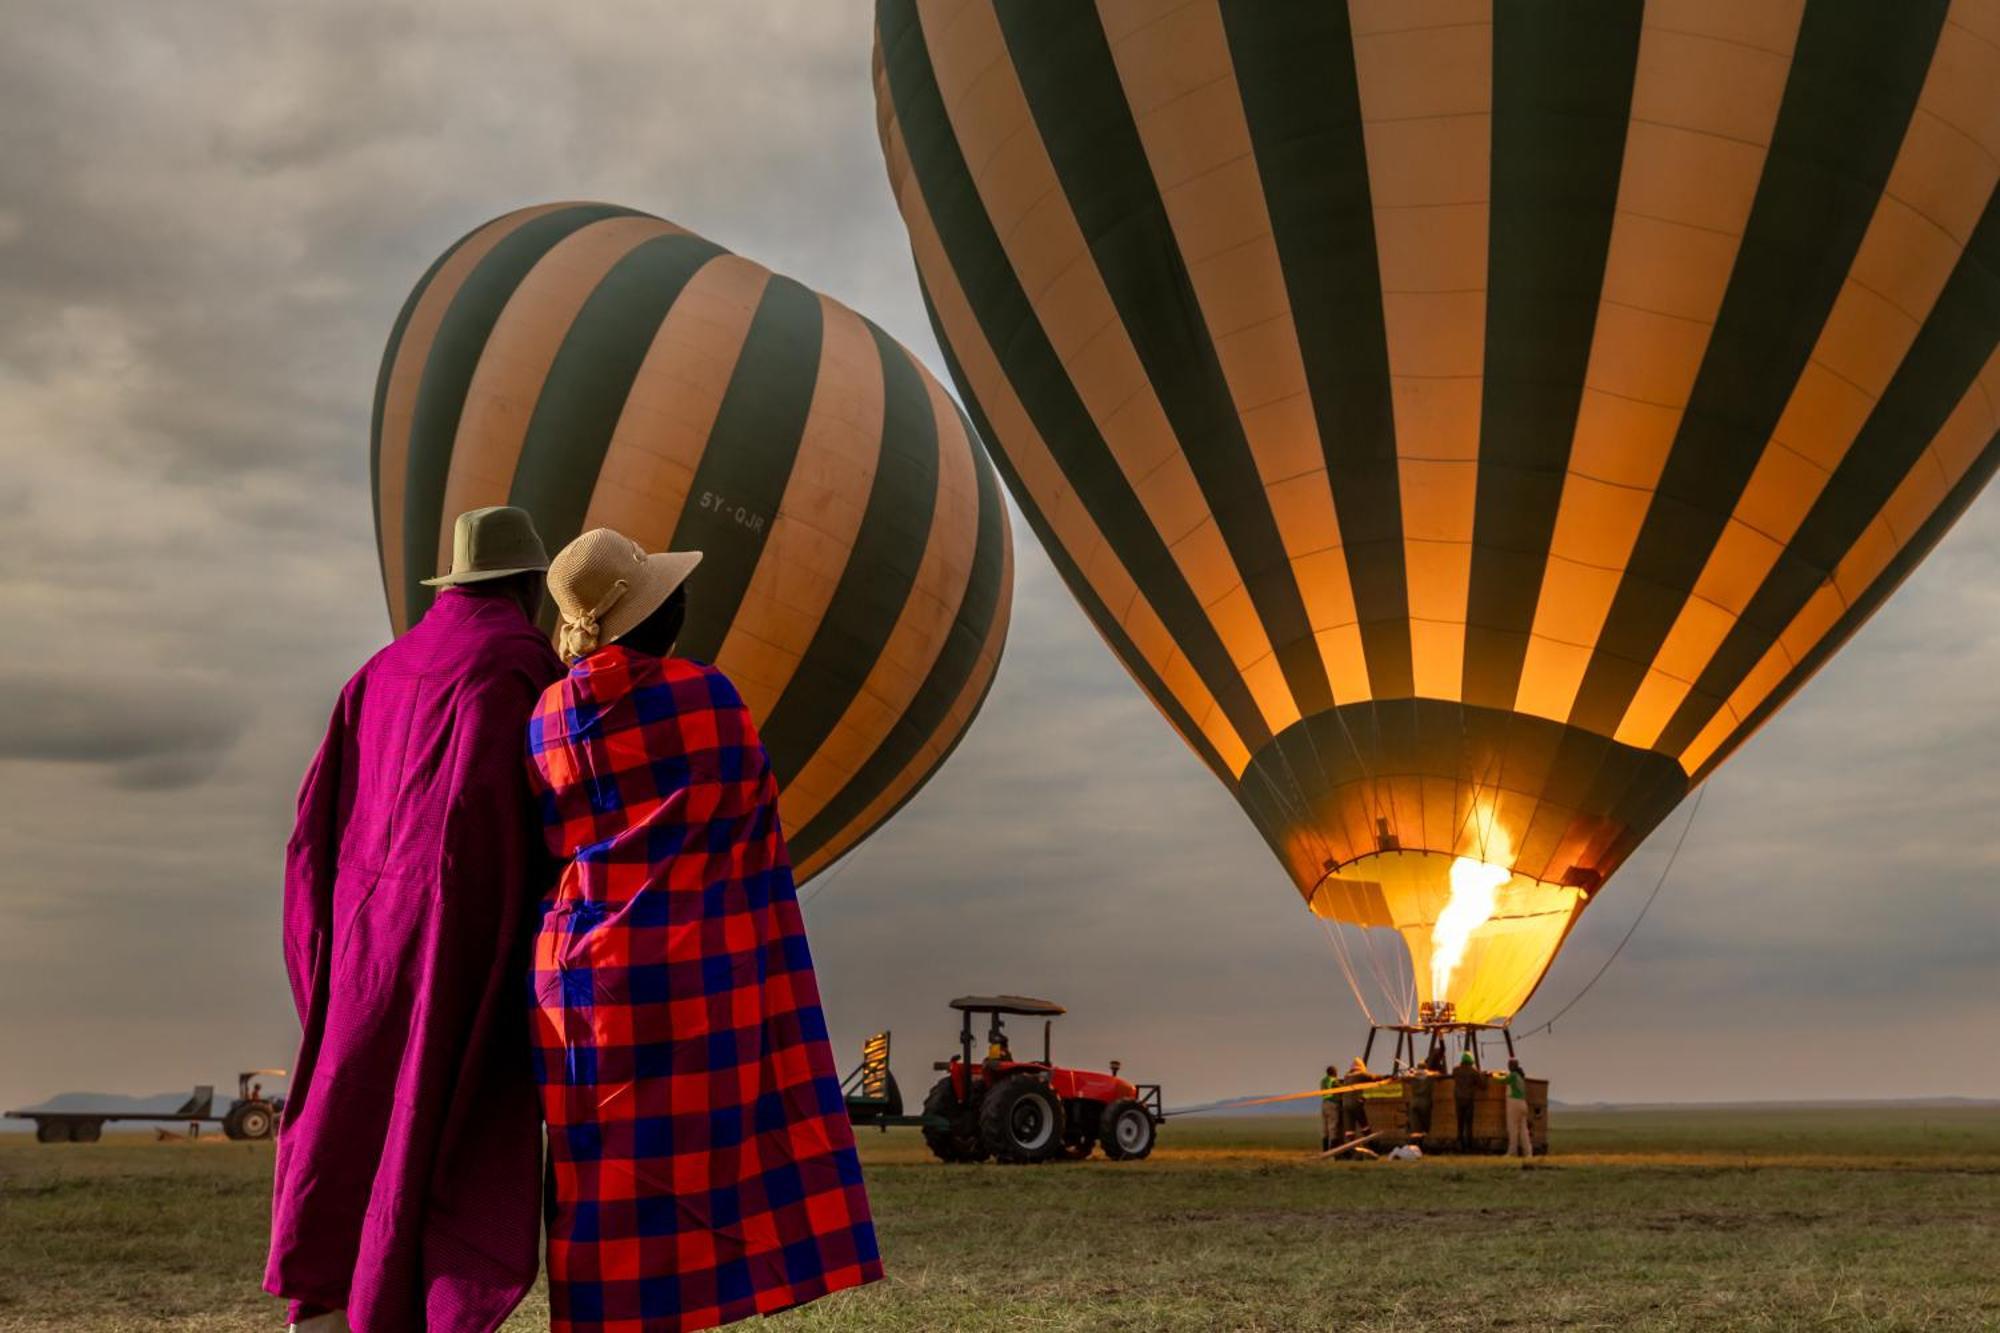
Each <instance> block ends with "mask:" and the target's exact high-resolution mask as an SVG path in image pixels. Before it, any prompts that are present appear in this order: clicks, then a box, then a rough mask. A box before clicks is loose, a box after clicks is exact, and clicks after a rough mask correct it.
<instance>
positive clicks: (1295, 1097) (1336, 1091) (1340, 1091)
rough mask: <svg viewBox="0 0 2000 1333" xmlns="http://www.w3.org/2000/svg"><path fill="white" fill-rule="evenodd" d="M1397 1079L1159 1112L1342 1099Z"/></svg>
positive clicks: (1190, 1112)
mask: <svg viewBox="0 0 2000 1333" xmlns="http://www.w3.org/2000/svg"><path fill="white" fill-rule="evenodd" d="M1400 1081H1401V1080H1399V1079H1393V1078H1378V1079H1376V1080H1375V1081H1374V1082H1372V1083H1342V1084H1341V1085H1339V1086H1338V1087H1333V1088H1314V1089H1313V1090H1312V1091H1311V1092H1280V1093H1276V1094H1274V1095H1271V1096H1261V1095H1260V1096H1256V1097H1232V1098H1230V1099H1229V1100H1227V1101H1221V1102H1203V1103H1202V1104H1201V1105H1199V1106H1171V1107H1168V1108H1167V1109H1166V1110H1164V1111H1162V1112H1160V1114H1161V1115H1162V1116H1170V1115H1201V1114H1202V1113H1204V1112H1207V1111H1234V1110H1237V1109H1238V1108H1241V1107H1245V1106H1269V1105H1271V1104H1272V1103H1273V1102H1298V1101H1304V1100H1305V1099H1306V1098H1308V1097H1344V1096H1346V1095H1347V1094H1348V1093H1350V1092H1366V1091H1368V1090H1369V1089H1370V1088H1386V1087H1388V1086H1389V1085H1390V1084H1392V1083H1397V1082H1400Z"/></svg>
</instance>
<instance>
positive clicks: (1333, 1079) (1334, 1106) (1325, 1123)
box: [1319, 1065, 1340, 1153]
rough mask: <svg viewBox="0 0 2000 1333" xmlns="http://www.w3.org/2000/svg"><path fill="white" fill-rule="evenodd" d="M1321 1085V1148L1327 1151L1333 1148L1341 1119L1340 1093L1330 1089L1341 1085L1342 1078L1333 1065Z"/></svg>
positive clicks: (1322, 1150) (1329, 1066) (1322, 1079)
mask: <svg viewBox="0 0 2000 1333" xmlns="http://www.w3.org/2000/svg"><path fill="white" fill-rule="evenodd" d="M1319 1086H1320V1090H1321V1094H1322V1095H1321V1096H1320V1099H1319V1150H1320V1151H1321V1152H1322V1153H1325V1152H1331V1151H1332V1150H1333V1145H1334V1143H1335V1141H1336V1140H1335V1138H1334V1135H1335V1133H1336V1132H1337V1129H1336V1126H1337V1125H1338V1123H1339V1120H1340V1094H1339V1093H1338V1092H1332V1091H1328V1089H1333V1088H1338V1087H1339V1086H1340V1078H1339V1076H1338V1075H1336V1074H1335V1073H1334V1067H1333V1066H1332V1065H1328V1066H1327V1067H1326V1075H1325V1076H1324V1077H1323V1078H1321V1079H1320V1081H1319Z"/></svg>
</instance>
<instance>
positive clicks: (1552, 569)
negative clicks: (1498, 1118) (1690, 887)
mask: <svg viewBox="0 0 2000 1333" xmlns="http://www.w3.org/2000/svg"><path fill="white" fill-rule="evenodd" d="M876 14H877V31H876V41H877V45H876V68H875V77H876V88H877V102H878V109H879V115H878V120H879V125H880V131H881V138H882V144H883V151H884V154H885V157H886V159H887V162H888V167H889V177H890V181H891V184H892V186H893V188H894V189H895V192H896V197H897V201H898V204H899V206H900V208H901V210H902V214H903V217H904V220H905V223H906V224H907V228H908V231H909V235H910V239H911V243H912V247H913V249H914V252H915V256H916V262H917V269H918V272H919V274H920V275H921V278H922V280H923V283H924V286H925V289H926V294H927V296H928V298H929V301H930V303H931V307H932V314H933V319H934V321H935V323H936V326H937V329H938V334H939V340H940V342H941V343H943V345H944V346H945V348H946V349H947V352H948V355H949V357H950V358H951V361H952V373H953V374H954V376H955V377H956V378H957V381H958V384H959V386H960V389H961V392H962V395H963V397H964V399H965V401H966V402H967V403H968V404H969V405H970V407H971V409H972V411H973V416H974V420H975V422H977V424H978V425H979V428H980V431H981V433H982V435H983V436H984V437H985V439H986V441H987V443H988V445H989V446H990V447H991V448H993V449H994V450H995V452H996V455H997V458H998V461H999V462H1000V465H1001V468H1002V472H1003V475H1004V477H1005V479H1006V480H1007V482H1008V484H1009V486H1010V488H1011V489H1012V491H1013V493H1014V495H1015V498H1016V499H1017V500H1018V502H1019V503H1020V505H1021V508H1022V511H1023V512H1024V514H1025V515H1026V516H1027V517H1028V519H1029V521H1030V523H1031V525H1032V526H1033V527H1034V529H1035V531H1036V532H1037V533H1038V534H1039V535H1040V536H1041V538H1042V539H1043V541H1044V543H1045V544H1046V545H1047V546H1048V547H1049V548H1050V549H1051V551H1052V552H1053V553H1054V554H1055V556H1056V558H1057V561H1058V564H1059V565H1060V567H1061V570H1062V574H1063V576H1064V578H1065V580H1066V581H1067V583H1068V585H1069V587H1070V588H1071V590H1072V591H1073V592H1074V593H1075V594H1076V596H1077V597H1078V599H1079V600H1080V601H1081V602H1082V603H1083V605H1084V607H1085V609H1086V610H1087V611H1088V613H1089V614H1090V616H1091V617H1092V619H1093V620H1094V621H1095V622H1096V623H1097V625H1098V627H1099V629H1100V630H1102V631H1103V633H1104V636H1105V637H1106V639H1107V640H1108V641H1109V642H1110V644H1111V645H1112V647H1113V649H1114V651H1115V652H1116V653H1117V654H1118V656H1119V657H1120V658H1121V659H1122V660H1123V661H1124V663H1125V665H1126V666H1127V667H1128V668H1129V669H1130V670H1131V672H1132V673H1133V675H1134V676H1135V677H1136V678H1137V679H1138V681H1139V683H1140V685H1141V686H1142V687H1143V688H1144V689H1145V690H1146V692H1147V693H1148V694H1149V695H1150V696H1151V697H1152V699H1153V701H1154V702H1155V703H1156V704H1157V705H1158V706H1159V708H1160V710H1161V711H1162V712H1163V713H1164V714H1165V715H1166V716H1167V718H1168V719H1169V720H1170V721H1171V722H1172V724H1173V725H1174V727H1175V728H1177V729H1178V731H1179V732H1180V734H1181V735H1182V737H1183V738H1185V739H1186V741H1187V743H1188V744H1189V745H1190V746H1191V747H1192V748H1193V749H1194V750H1195V751H1196V752H1197V753H1198V754H1199V755H1200V756H1201V758H1202V759H1203V761H1204V762H1206V763H1207V765H1208V766H1209V767H1210V768H1211V769H1213V770H1214V772H1215V773H1216V775H1217V776H1218V777H1220V778H1221V779H1222V780H1223V781H1224V782H1225V783H1226V784H1228V786H1229V787H1230V788H1231V790H1232V791H1234V792H1235V793H1236V794H1237V796H1238V797H1239V799H1240V800H1241V802H1242V804H1243V805H1244V807H1245V809H1246V810H1247V812H1248V813H1249V814H1250V816H1251V818H1252V819H1253V820H1254V821H1255V822H1256V823H1257V825H1258V827H1259V828H1260V829H1261V830H1262V832H1263V834H1264V836H1265V837H1266V839H1267V840H1268V841H1269V842H1270V843H1271V845H1272V847H1273V848H1274V849H1275V850H1276V852H1277V853H1278V855H1279V857H1280V858H1281V859H1282V860H1283V862H1284V863H1285V865H1286V866H1287V868H1288V869H1289V870H1290V872H1291V875H1292V877H1293V879H1294V880H1295V881H1296V883H1297V885H1298V888H1299V890H1300V891H1301V893H1302V894H1305V895H1306V896H1307V897H1308V900H1309V901H1310V902H1311V903H1312V904H1313V906H1314V907H1315V909H1316V910H1319V911H1320V912H1321V913H1322V914H1323V915H1327V916H1331V917H1335V918H1338V919H1340V920H1345V921H1353V922H1356V923H1358V924H1362V925H1387V926H1393V927H1395V928H1396V929H1398V930H1399V931H1401V932H1402V934H1403V935H1404V937H1405V938H1406V939H1407V940H1408V941H1409V942H1410V944H1411V949H1412V953H1413V955H1416V956H1415V957H1414V958H1413V965H1414V967H1415V971H1416V973H1417V976H1418V980H1419V983H1420V984H1419V985H1418V986H1417V988H1416V989H1417V991H1418V992H1419V993H1420V994H1421V995H1422V997H1423V998H1426V999H1451V1000H1454V1001H1459V1002H1460V1014H1461V1016H1465V1015H1467V1014H1468V1012H1469V1011H1478V1016H1493V1015H1507V1014H1511V1013H1513V1012H1514V1011H1515V1009H1516V1008H1518V1006H1519V1004H1520V1003H1521V1002H1523V1001H1524V1000H1525V998H1526V996H1527V995H1528V993H1530V992H1531V991H1532V989H1533V987H1534V985H1535V983H1536V982H1537V980H1538V979H1539V977H1540V976H1541V975H1542V972H1543V971H1544V969H1545V968H1546V966H1547V963H1548V962H1549V960H1550V958H1551V957H1552V956H1553V953H1554V950H1555V949H1556V947H1558V945H1559V944H1560V942H1561V940H1562V938H1563V936H1564V934H1565V932H1566V931H1567V930H1568V928H1569V926H1570V924H1571V923H1572V922H1573V921H1574V919H1575V915H1576V913H1577V912H1579V911H1581V910H1582V907H1583V905H1584V904H1585V903H1586V902H1587V901H1588V898H1589V895H1590V894H1591V893H1592V892H1593V891H1594V890H1595V888H1596V886H1597V885H1599V884H1600V883H1601V882H1602V880H1603V879H1604V877H1605V876H1607V875H1609V874H1610V873H1611V872H1612V871H1613V870H1614V869H1615V868H1616V867H1617V866H1618V864H1619V863H1620V862H1621V861H1623V860H1624V859H1625V857H1626V856H1627V854H1628V853H1630V852H1631V851H1632V849H1633V848H1634V847H1635V846H1636V845H1637V843H1638V842H1639V841H1640V839H1642V838H1643V837H1644V836H1645V835H1646V834H1647V833H1648V832H1649V831H1650V830H1652V829H1653V828H1654V827H1655V826H1656V825H1657V824H1658V823H1659V821H1660V820H1661V819H1662V818H1664V817H1665V815H1666V814H1667V813H1668V812H1669V811H1670V810H1672V809H1673V808H1674V806H1675V805H1676V803H1678V802H1679V801H1680V800H1681V799H1682V797H1683V796H1685V795H1686V794H1687V792H1688V791H1689V790H1690V788H1691V787H1692V785H1693V784H1695V783H1697V782H1699V781H1700V780H1701V779H1702V778H1703V777H1705V776H1706V775H1707V774H1708V773H1709V772H1711V771H1712V770H1713V769H1714V767H1715V765H1716V764H1717V763H1719V762H1721V761H1722V760H1723V759H1724V758H1725V757H1727V756H1728V755H1729V754H1730V753H1731V752H1732V751H1733V750H1735V749H1736V747H1737V746H1739V745H1740V744H1741V743H1742V742H1743V740H1744V739H1745V738H1746V737H1747V736H1748V735H1749V734H1750V733H1751V732H1752V731H1754V730H1755V729H1756V728H1757V727H1758V726H1759V725H1760V724H1761V723H1762V722H1763V721H1764V720H1765V719H1767V718H1768V717H1769V716H1770V715H1771V713H1772V711H1773V710H1774V709H1776V708H1777V707H1778V706H1779V705H1781V704H1782V703H1783V702H1784V701H1785V700H1786V699H1787V698H1788V697H1789V696H1790V695H1791V694H1792V693H1793V692H1794V691H1796V690H1797V689H1798V688H1799V687H1800V686H1801V685H1802V684H1804V682H1805V681H1806V679H1807V678H1808V677H1809V676H1811V675H1812V673H1813V672H1814V671H1815V670H1817V669H1818V668H1819V666H1820V665H1821V664H1822V663H1824V662H1825V660H1826V659H1827V657H1828V655H1829V654H1830V653H1832V652H1833V651H1834V650H1835V649H1836V648H1837V647H1838V646H1839V645H1840V644H1841V643H1842V642H1843V641H1844V640H1846V639H1847V638H1848V637H1849V636H1851V635H1852V634H1853V633H1854V631H1855V630H1856V629H1857V628H1858V627H1859V626H1860V625H1861V623H1862V622H1863V621H1864V620H1865V619H1866V618H1867V617H1868V616H1869V615H1870V614H1871V613H1872V612H1873V611H1874V610H1875V608H1876V607H1877V606H1878V605H1879V604H1880V603H1881V601H1882V600H1883V598H1885V597H1886V596H1887V595H1888V594H1889V592H1890V591H1891V590H1893V589H1894V588H1895V587H1896V585H1897V584H1898V583H1899V582H1900V581H1901V580H1902V579H1903V577H1904V576H1905V575H1906V574H1907V573H1908V572H1909V571H1910V569H1911V567H1912V566H1913V565H1914V564H1915V563H1916V562H1917V561H1918V560H1920V559H1921V558H1922V556H1923V555H1924V554H1925V552H1927V551H1928V550H1929V549H1930V548H1931V547H1932V546H1933V545H1935V543H1936V542H1937V541H1938V539H1939V538H1940V537H1941V536H1942V535H1943V533H1944V531H1945V530H1946V528H1947V527H1949V525H1950V524H1951V523H1952V521H1953V520H1954V519H1955V518H1956V517H1957V516H1958V515H1959V514H1960V513H1961V512H1962V511H1963V510H1964V509H1965V507H1966V506H1967V505H1968V504H1969V503H1970V502H1971V500H1972V499H1973V497H1974V496H1975V495H1976V494H1977V493H1978V491H1979V489H1980V487H1981V486H1983V485H1984V484H1985V482H1986V480H1987V479H1988V478H1989V477H1990V476H1991V475H1992V473H1993V471H1994V469H1995V466H1996V461H2000V451H1996V446H1995V430H1996V425H2000V416H1996V403H2000V364H1997V363H1996V361H1995V358H1994V349H1995V345H1996V336H2000V216H1996V213H1995V209H1994V204H1993V187H1994V182H1995V179H1996V174H2000V6H1996V4H1995V3H1993V0H1954V2H1953V3H1945V2H1944V0H1895V3H1882V0H1755V2H1754V3H1753V2H1749V0H1644V2H1643V3H1642V2H1641V0H1590V2H1589V3H1584V2H1582V0H1577V2H1575V3H1561V2H1559V0H1352V2H1351V3H1336V2H1332V0H1313V2H1312V3H1303V2H1297V0H1098V2H1097V3H1095V4H1092V3H1083V2H1079V3H1066V4H1029V3H1012V2H1008V0H1003V2H1002V3H998V4H995V3H990V2H989V0H878V5H877V10H876ZM1459 857H1470V858H1473V859H1474V860H1477V861H1483V862H1491V863H1495V864H1497V865H1499V866H1501V867H1503V868H1504V869H1505V870H1507V871H1509V872H1511V875H1512V879H1511V882H1510V885H1509V886H1508V887H1506V888H1504V889H1503V890H1501V892H1500V896H1499V901H1498V905H1497V907H1496V910H1495V911H1494V913H1493V914H1492V916H1491V918H1490V922H1489V923H1488V925H1487V926H1486V927H1485V928H1484V929H1485V930H1486V932H1487V933H1486V934H1484V935H1482V936H1480V937H1479V938H1478V939H1476V940H1475V941H1474V945H1473V948H1472V950H1471V952H1470V953H1468V954H1467V955H1466V957H1465V961H1464V963H1463V968H1462V971H1461V972H1460V976H1459V979H1458V980H1457V981H1456V982H1452V981H1451V978H1450V975H1449V973H1450V971H1451V969H1450V968H1449V967H1446V968H1444V969H1443V971H1442V972H1441V973H1440V974H1439V976H1438V977H1437V979H1436V980H1437V983H1438V985H1440V986H1442V985H1445V984H1446V983H1451V989H1450V992H1449V993H1448V994H1445V993H1438V992H1437V990H1436V988H1435V987H1433V986H1431V985H1430V984H1429V981H1430V979H1429V978H1428V977H1427V968H1428V964H1429V963H1431V962H1433V961H1435V960H1433V959H1431V958H1430V956H1429V953H1428V951H1429V950H1430V948H1431V945H1432V943H1433V940H1432V932H1433V929H1434V928H1435V927H1436V925H1437V921H1438V916H1439V912H1440V909H1441V906H1442V904H1443V902H1445V901H1446V900H1447V899H1448V898H1449V896H1450V894H1451V893H1452V891H1453V890H1452V886H1451V885H1450V884H1449V883H1448V882H1447V878H1446V868H1447V867H1449V866H1452V865H1454V864H1455V863H1456V860H1457V858H1459ZM1503 936H1504V938H1503Z"/></svg>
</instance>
